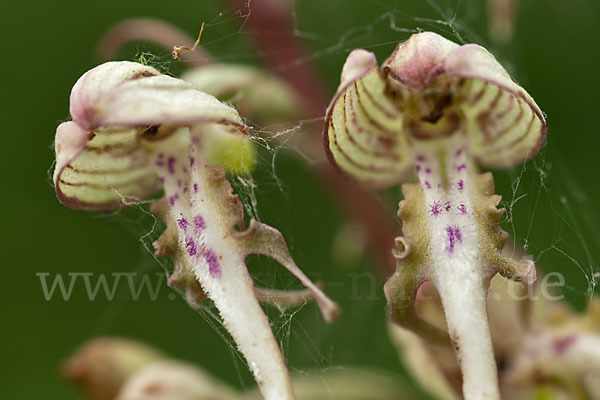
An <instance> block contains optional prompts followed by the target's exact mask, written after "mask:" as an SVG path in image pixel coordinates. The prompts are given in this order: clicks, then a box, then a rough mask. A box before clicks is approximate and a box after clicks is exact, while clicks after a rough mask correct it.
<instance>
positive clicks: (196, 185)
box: [194, 183, 198, 193]
mask: <svg viewBox="0 0 600 400" xmlns="http://www.w3.org/2000/svg"><path fill="white" fill-rule="evenodd" d="M194 193H198V184H197V183H194Z"/></svg>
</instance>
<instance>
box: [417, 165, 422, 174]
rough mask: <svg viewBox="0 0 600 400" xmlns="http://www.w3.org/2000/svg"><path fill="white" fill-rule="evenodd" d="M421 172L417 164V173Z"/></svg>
mask: <svg viewBox="0 0 600 400" xmlns="http://www.w3.org/2000/svg"><path fill="white" fill-rule="evenodd" d="M420 171H421V166H420V165H418V164H417V172H420Z"/></svg>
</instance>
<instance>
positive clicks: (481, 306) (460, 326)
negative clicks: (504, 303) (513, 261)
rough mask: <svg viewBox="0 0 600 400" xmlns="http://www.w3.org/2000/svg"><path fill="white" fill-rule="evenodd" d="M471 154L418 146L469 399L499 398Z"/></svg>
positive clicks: (439, 279) (434, 246)
mask: <svg viewBox="0 0 600 400" xmlns="http://www.w3.org/2000/svg"><path fill="white" fill-rule="evenodd" d="M466 152H467V150H466V147H464V146H463V145H462V143H454V145H451V146H448V145H446V146H443V147H442V146H439V147H437V146H436V147H433V146H427V145H421V146H418V145H417V146H416V156H415V163H416V165H417V171H418V175H419V181H420V184H421V187H422V189H423V192H424V200H425V204H426V211H427V223H428V225H429V229H428V231H429V248H430V255H429V257H430V258H431V268H430V271H429V273H428V275H429V279H430V280H431V281H432V282H433V283H434V285H435V286H436V287H437V289H438V291H439V294H440V297H441V300H442V305H443V308H444V312H445V315H446V322H447V325H448V330H449V334H450V338H451V339H452V341H453V344H454V348H455V350H456V353H457V357H458V359H459V362H460V365H461V369H462V373H463V394H464V397H465V399H467V400H469V399H499V398H500V395H499V390H498V378H497V371H496V362H495V359H494V350H493V347H492V340H491V334H490V328H489V324H488V319H487V310H486V293H487V286H488V283H489V274H488V273H487V272H486V266H485V265H484V264H485V263H484V257H483V256H482V254H481V249H480V238H479V233H478V231H479V230H478V227H477V221H476V218H475V217H474V207H473V205H472V202H471V198H470V195H469V194H470V193H471V187H470V183H471V182H470V181H469V174H468V172H467V161H466V160H467V157H466Z"/></svg>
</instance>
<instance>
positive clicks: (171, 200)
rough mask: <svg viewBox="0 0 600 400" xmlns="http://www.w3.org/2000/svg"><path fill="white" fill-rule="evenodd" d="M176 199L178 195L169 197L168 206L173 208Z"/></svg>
mask: <svg viewBox="0 0 600 400" xmlns="http://www.w3.org/2000/svg"><path fill="white" fill-rule="evenodd" d="M177 199H179V193H175V194H174V195H173V196H171V197H169V204H170V205H172V206H174V205H175V201H176V200H177Z"/></svg>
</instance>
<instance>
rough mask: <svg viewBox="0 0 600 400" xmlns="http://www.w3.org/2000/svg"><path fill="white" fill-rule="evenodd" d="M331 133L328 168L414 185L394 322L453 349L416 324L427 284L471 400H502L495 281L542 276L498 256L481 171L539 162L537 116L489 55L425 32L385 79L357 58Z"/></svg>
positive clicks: (396, 58) (365, 58)
mask: <svg viewBox="0 0 600 400" xmlns="http://www.w3.org/2000/svg"><path fill="white" fill-rule="evenodd" d="M326 122H327V126H326V128H325V135H324V136H325V147H326V148H327V150H328V152H329V157H330V160H331V161H332V162H333V163H334V164H335V165H336V166H337V167H338V168H339V169H340V170H341V171H343V172H344V173H346V174H348V175H350V176H351V177H353V178H355V179H356V180H358V181H359V182H362V183H363V184H366V185H370V186H372V187H385V186H389V185H392V184H394V183H397V182H400V181H403V180H406V179H407V178H409V177H410V176H411V175H412V174H414V173H416V175H417V176H418V182H419V183H418V184H408V183H407V184H404V185H403V187H402V189H403V193H404V200H403V201H401V202H400V205H399V211H398V215H399V216H400V218H401V219H402V223H403V225H402V232H403V236H401V237H398V238H396V247H395V249H394V251H393V254H394V257H395V258H396V260H397V269H396V272H395V273H394V275H393V276H392V277H391V278H390V279H389V280H388V281H387V282H386V284H385V293H386V297H387V299H388V308H389V315H390V318H391V319H392V320H393V321H394V322H396V323H398V324H400V325H404V326H407V327H410V328H411V329H414V330H415V331H416V332H418V333H419V334H420V335H423V337H426V338H429V339H431V340H433V341H437V342H442V343H443V342H447V341H448V337H447V335H445V333H443V332H441V331H440V330H439V329H435V328H434V327H432V326H431V325H430V324H427V323H426V322H425V321H423V320H421V319H419V318H417V317H416V315H415V313H414V299H415V295H416V293H417V290H418V288H419V287H420V286H421V285H422V284H423V283H424V282H426V281H430V282H432V283H433V285H434V286H435V287H436V288H437V290H438V291H439V293H440V297H441V301H442V305H443V308H444V313H445V318H446V323H447V327H448V333H449V338H450V339H451V341H452V343H453V344H454V348H455V350H456V353H457V357H458V359H459V360H460V365H461V369H462V379H463V395H464V398H465V399H498V398H499V392H498V380H497V371H496V363H495V359H494V353H493V348H492V341H491V336H490V330H489V326H488V321H487V315H486V293H487V289H488V287H489V282H490V280H491V279H492V277H493V276H494V275H495V274H496V273H501V274H502V275H504V276H506V277H510V278H513V279H516V280H522V281H526V282H532V281H534V280H535V266H534V264H533V262H532V261H530V260H527V259H523V260H521V261H519V262H517V261H514V260H512V259H511V258H509V257H505V256H503V255H502V254H501V250H502V248H503V247H504V244H505V242H506V239H507V236H508V235H507V234H506V232H504V231H503V230H502V229H501V227H500V224H499V222H500V217H501V216H502V214H503V212H504V210H499V209H497V208H496V206H497V205H498V204H499V202H500V199H501V197H500V196H498V195H495V194H494V184H493V178H492V175H491V174H490V173H487V174H482V175H481V174H477V173H476V172H475V165H476V164H480V165H482V166H486V167H508V166H513V165H517V164H519V163H522V162H524V161H525V160H526V159H527V158H529V157H531V156H533V155H534V154H535V153H536V152H537V151H538V149H539V148H540V147H541V146H542V145H543V143H544V140H545V135H546V124H545V120H544V117H543V115H542V112H541V111H540V109H539V108H538V106H537V105H536V103H535V102H534V100H533V99H532V98H531V96H530V95H529V94H527V92H525V90H524V89H523V88H521V87H520V86H519V85H517V84H516V83H514V82H513V81H512V80H511V78H510V76H509V75H508V73H507V72H506V71H505V70H504V69H503V68H502V66H501V65H500V64H499V63H498V62H497V61H496V59H495V58H494V56H492V55H491V54H490V53H489V52H488V51H487V50H485V49H484V48H483V47H481V46H478V45H475V44H466V45H463V46H459V45H457V44H455V43H453V42H451V41H449V40H447V39H445V38H443V37H441V36H439V35H437V34H435V33H431V32H423V33H419V34H415V35H412V36H411V37H410V39H409V40H408V41H406V42H404V43H400V44H399V45H398V47H397V48H396V50H395V51H394V53H393V54H392V55H391V57H390V58H388V59H387V60H386V61H385V63H384V64H383V67H382V69H381V70H380V69H379V67H378V65H377V61H376V59H375V56H374V55H373V54H372V53H370V52H367V51H365V50H354V51H352V52H351V53H350V55H349V56H348V59H347V60H346V63H345V65H344V67H343V70H342V75H341V84H340V86H339V88H338V91H337V93H336V95H335V97H334V99H333V101H332V102H331V104H330V106H329V109H328V112H327V121H326Z"/></svg>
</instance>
